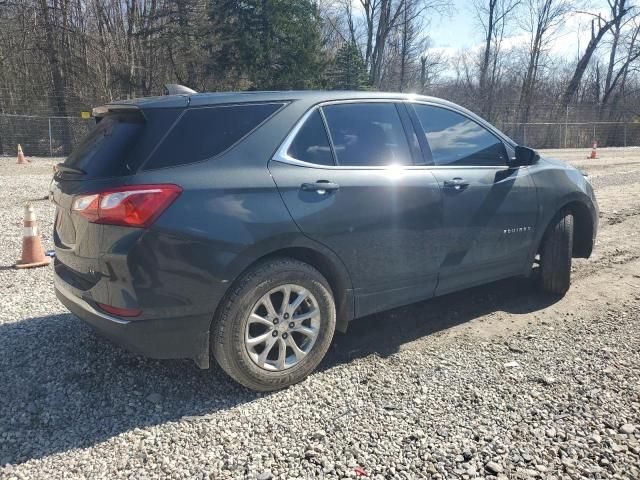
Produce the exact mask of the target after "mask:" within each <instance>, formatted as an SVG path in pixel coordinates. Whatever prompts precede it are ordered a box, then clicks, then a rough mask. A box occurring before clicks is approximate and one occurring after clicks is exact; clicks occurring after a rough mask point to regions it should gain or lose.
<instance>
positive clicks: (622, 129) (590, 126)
mask: <svg viewBox="0 0 640 480" xmlns="http://www.w3.org/2000/svg"><path fill="white" fill-rule="evenodd" d="M501 129H502V131H504V132H505V133H506V134H507V135H509V136H510V137H511V138H513V139H514V140H515V141H516V142H518V143H519V144H521V145H528V146H530V147H533V148H590V147H591V146H592V145H593V143H594V142H597V143H598V146H599V147H627V146H638V145H640V122H581V123H578V122H564V123H559V122H541V123H506V124H503V125H502V128H501Z"/></svg>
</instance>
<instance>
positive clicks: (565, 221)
mask: <svg viewBox="0 0 640 480" xmlns="http://www.w3.org/2000/svg"><path fill="white" fill-rule="evenodd" d="M572 255H573V215H571V214H570V213H567V212H563V213H560V214H559V215H558V216H557V217H556V218H555V219H554V220H553V222H552V224H551V225H550V226H549V230H548V231H547V232H546V233H545V236H544V239H543V240H542V245H541V248H540V287H541V288H542V290H544V291H546V292H549V293H554V294H556V295H564V294H565V293H567V290H569V286H570V285H571V257H572Z"/></svg>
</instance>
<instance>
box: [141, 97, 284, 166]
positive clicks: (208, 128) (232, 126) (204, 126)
mask: <svg viewBox="0 0 640 480" xmlns="http://www.w3.org/2000/svg"><path fill="white" fill-rule="evenodd" d="M283 105H284V104H282V103H264V104H243V105H225V106H216V107H205V108H194V109H188V110H187V111H186V112H185V113H184V115H183V116H182V117H181V118H180V120H179V121H178V124H177V125H176V126H175V127H173V129H172V130H171V131H170V132H169V135H167V137H166V138H165V139H164V141H163V142H162V144H161V145H160V146H159V147H158V148H157V149H156V151H155V152H154V153H153V155H152V157H151V158H150V159H149V161H148V162H147V163H146V164H145V166H144V168H145V170H149V169H154V168H162V167H174V166H177V165H185V164H187V163H194V162H199V161H201V160H206V159H208V158H212V157H215V156H216V155H219V154H220V153H222V152H224V151H225V150H227V149H229V148H230V147H232V146H233V145H234V144H235V143H236V142H238V140H240V139H241V138H242V137H244V136H245V135H247V134H248V133H249V132H251V131H252V130H253V129H255V128H256V127H258V126H259V125H260V124H261V123H262V122H264V121H265V120H266V119H267V118H269V116H271V115H272V114H273V113H275V112H276V111H277V110H278V109H279V108H280V107H282V106H283Z"/></svg>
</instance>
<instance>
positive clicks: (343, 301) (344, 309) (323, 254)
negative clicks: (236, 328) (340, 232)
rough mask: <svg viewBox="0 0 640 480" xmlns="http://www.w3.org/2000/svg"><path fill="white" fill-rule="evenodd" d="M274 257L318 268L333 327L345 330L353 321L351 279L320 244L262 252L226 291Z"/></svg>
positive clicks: (353, 308) (343, 267) (336, 258)
mask: <svg viewBox="0 0 640 480" xmlns="http://www.w3.org/2000/svg"><path fill="white" fill-rule="evenodd" d="M276 258H292V259H294V260H298V261H300V262H303V263H306V264H308V265H311V266H312V267H313V268H315V269H316V270H318V271H319V272H320V274H322V276H323V277H324V278H326V280H327V282H328V283H329V287H330V288H331V293H332V294H333V298H334V301H335V304H336V329H337V330H338V331H340V332H343V333H344V332H346V330H347V327H348V324H349V322H350V321H351V320H353V318H354V316H355V302H354V296H353V287H352V284H351V278H350V276H349V273H348V271H347V269H346V267H345V266H344V264H343V263H342V261H341V260H340V259H339V258H338V257H337V256H336V255H335V254H334V253H333V252H331V251H330V250H328V249H325V248H323V247H322V246H321V245H318V246H309V245H307V244H305V245H295V246H287V247H282V248H277V249H274V250H271V251H269V252H268V253H264V254H263V255H261V256H259V257H257V258H254V259H253V260H252V261H251V262H250V263H248V264H247V265H245V266H244V268H243V269H242V271H241V272H240V273H238V275H236V276H235V280H234V281H233V282H232V284H231V285H230V286H229V289H228V291H229V290H231V288H232V286H233V284H234V283H235V282H236V281H237V280H238V279H239V278H241V277H242V276H243V275H244V274H245V273H246V272H247V271H249V270H250V269H251V268H253V267H255V266H256V265H258V264H261V263H265V262H269V261H270V260H273V259H276ZM220 303H222V302H220ZM216 315H217V309H216ZM214 318H215V316H214Z"/></svg>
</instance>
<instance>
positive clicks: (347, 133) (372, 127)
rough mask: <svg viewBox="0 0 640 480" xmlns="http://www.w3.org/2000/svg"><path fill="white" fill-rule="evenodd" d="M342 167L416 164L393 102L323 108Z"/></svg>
mask: <svg viewBox="0 0 640 480" xmlns="http://www.w3.org/2000/svg"><path fill="white" fill-rule="evenodd" d="M322 110H323V111H324V114H325V117H326V119H327V125H328V127H329V133H330V134H331V139H332V141H333V146H334V149H335V154H336V160H337V163H338V165H346V166H387V165H411V164H412V163H413V161H412V158H411V152H410V150H409V145H408V143H407V137H406V135H405V132H404V129H403V127H402V122H401V121H400V116H399V115H398V111H397V110H396V106H395V105H394V104H393V103H387V102H380V103H344V104H338V105H329V106H326V107H322Z"/></svg>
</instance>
